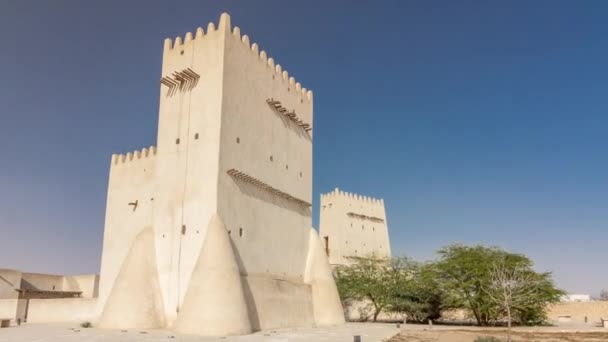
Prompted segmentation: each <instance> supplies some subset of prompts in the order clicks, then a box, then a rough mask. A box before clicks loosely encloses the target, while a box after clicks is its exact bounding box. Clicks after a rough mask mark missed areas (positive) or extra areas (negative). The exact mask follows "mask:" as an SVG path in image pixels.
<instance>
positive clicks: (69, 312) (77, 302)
mask: <svg viewBox="0 0 608 342" xmlns="http://www.w3.org/2000/svg"><path fill="white" fill-rule="evenodd" d="M29 301H30V303H29V309H28V319H27V321H28V323H56V322H84V321H94V320H95V319H96V314H95V312H96V299H91V298H61V299H30V300H29Z"/></svg>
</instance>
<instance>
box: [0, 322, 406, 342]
mask: <svg viewBox="0 0 608 342" xmlns="http://www.w3.org/2000/svg"><path fill="white" fill-rule="evenodd" d="M398 332H399V329H397V327H396V326H395V324H378V323H376V324H373V323H347V324H345V325H341V326H336V327H327V328H309V329H277V330H272V331H264V332H258V333H255V334H252V335H246V336H229V337H218V338H208V337H198V336H187V335H181V336H180V335H177V334H175V333H172V332H171V331H167V330H129V331H112V330H101V329H95V328H87V329H85V328H80V327H79V326H78V324H24V325H21V326H19V327H16V326H13V327H10V328H4V329H0V342H75V341H79V342H80V341H83V342H84V341H86V342H102V341H103V342H131V341H155V342H161V341H162V342H165V341H166V342H175V341H180V342H194V341H197V342H220V341H221V342H290V341H297V342H317V341H326V342H352V341H353V336H354V335H359V336H361V342H381V341H387V340H388V339H389V338H390V337H392V336H394V335H395V334H397V333H398Z"/></svg>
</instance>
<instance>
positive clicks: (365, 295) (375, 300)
mask: <svg viewBox="0 0 608 342" xmlns="http://www.w3.org/2000/svg"><path fill="white" fill-rule="evenodd" d="M353 260H354V261H355V262H354V263H353V264H352V265H350V266H343V267H340V268H338V269H337V270H336V285H337V286H338V292H339V293H340V297H341V299H342V302H343V303H344V304H345V305H349V303H350V302H351V301H353V300H355V301H365V300H368V301H370V302H371V303H372V305H373V321H374V322H375V321H376V320H377V319H378V315H379V314H380V312H382V310H383V309H384V308H386V307H387V306H388V305H389V304H390V303H391V296H392V293H393V290H392V287H393V286H395V281H396V280H397V279H396V278H395V277H394V273H393V272H391V261H390V260H387V259H377V258H374V257H373V256H372V257H365V258H363V257H361V258H356V259H353Z"/></svg>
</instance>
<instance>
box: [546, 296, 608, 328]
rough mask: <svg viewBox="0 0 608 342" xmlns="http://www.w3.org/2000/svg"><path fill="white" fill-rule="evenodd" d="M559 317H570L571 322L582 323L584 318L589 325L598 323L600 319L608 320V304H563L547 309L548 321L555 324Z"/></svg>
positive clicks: (601, 302) (596, 302)
mask: <svg viewBox="0 0 608 342" xmlns="http://www.w3.org/2000/svg"><path fill="white" fill-rule="evenodd" d="M560 316H570V317H571V318H570V321H571V322H584V321H585V316H587V318H588V322H589V323H591V322H599V321H600V319H601V318H603V319H608V302H604V301H590V302H563V303H558V304H555V305H551V306H549V307H548V308H547V317H548V318H549V320H550V321H553V322H557V321H559V320H560Z"/></svg>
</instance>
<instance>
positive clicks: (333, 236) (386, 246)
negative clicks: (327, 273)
mask: <svg viewBox="0 0 608 342" xmlns="http://www.w3.org/2000/svg"><path fill="white" fill-rule="evenodd" d="M320 211H321V213H320V216H319V235H320V236H321V239H322V240H323V241H324V243H325V238H328V247H329V248H328V249H329V262H330V264H332V265H348V264H350V263H351V262H352V260H351V259H349V258H348V257H366V256H371V255H374V256H375V257H379V258H390V256H391V247H390V240H389V234H388V226H387V220H386V211H385V209H384V200H382V199H375V198H371V197H367V196H361V195H357V194H353V193H348V192H344V191H342V190H340V189H338V188H336V189H335V190H334V191H332V192H330V193H328V194H323V195H321V205H320ZM379 220H381V222H379Z"/></svg>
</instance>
